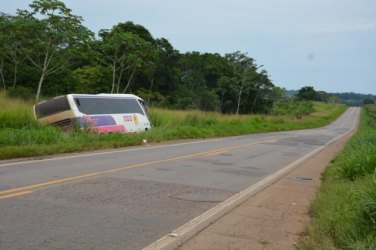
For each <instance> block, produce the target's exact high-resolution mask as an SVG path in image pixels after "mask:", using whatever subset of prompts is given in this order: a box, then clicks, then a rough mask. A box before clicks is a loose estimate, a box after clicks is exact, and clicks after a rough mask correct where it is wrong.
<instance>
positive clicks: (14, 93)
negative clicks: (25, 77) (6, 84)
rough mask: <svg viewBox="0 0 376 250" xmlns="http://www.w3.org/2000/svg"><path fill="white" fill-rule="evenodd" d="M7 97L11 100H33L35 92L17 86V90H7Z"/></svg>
mask: <svg viewBox="0 0 376 250" xmlns="http://www.w3.org/2000/svg"><path fill="white" fill-rule="evenodd" d="M6 93H7V96H8V97H11V98H20V99H23V100H27V101H28V100H32V99H33V97H34V96H33V92H32V90H31V89H29V88H25V87H22V86H17V87H15V88H10V89H8V90H7V92H6Z"/></svg>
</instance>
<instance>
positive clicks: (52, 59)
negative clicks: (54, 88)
mask: <svg viewBox="0 0 376 250" xmlns="http://www.w3.org/2000/svg"><path fill="white" fill-rule="evenodd" d="M29 6H30V8H31V9H32V11H31V12H29V11H27V10H18V12H17V14H18V16H19V18H21V20H22V22H20V27H21V28H22V29H23V30H24V32H28V34H29V37H28V39H27V41H28V43H27V44H26V46H25V50H24V51H25V54H26V57H27V58H28V59H29V60H30V62H31V63H32V64H33V65H34V66H35V67H36V68H38V69H39V70H40V73H41V74H40V78H39V83H38V89H37V94H36V97H35V100H36V102H38V100H39V97H40V93H41V89H42V85H43V82H44V80H45V78H46V77H47V76H48V75H50V74H54V73H56V72H57V71H59V70H62V69H63V68H64V67H66V66H67V65H68V64H69V62H70V58H71V57H72V56H73V55H75V54H77V53H79V52H80V51H82V50H83V49H84V48H85V46H86V44H87V42H88V41H90V40H91V39H93V33H92V32H90V31H89V30H88V29H87V28H86V27H84V26H83V25H82V24H81V22H82V18H81V17H80V16H76V15H73V14H72V13H71V12H72V11H71V9H69V8H67V7H66V6H65V4H64V3H63V2H61V1H58V0H34V1H33V2H32V3H31V4H30V5H29ZM38 18H40V19H38Z"/></svg>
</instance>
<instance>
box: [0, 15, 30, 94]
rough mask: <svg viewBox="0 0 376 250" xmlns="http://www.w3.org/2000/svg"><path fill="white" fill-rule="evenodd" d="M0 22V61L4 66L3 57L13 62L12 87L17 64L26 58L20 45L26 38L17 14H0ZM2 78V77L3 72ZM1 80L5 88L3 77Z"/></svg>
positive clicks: (14, 81) (15, 80) (15, 77)
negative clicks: (0, 28)
mask: <svg viewBox="0 0 376 250" xmlns="http://www.w3.org/2000/svg"><path fill="white" fill-rule="evenodd" d="M0 22H1V26H2V33H1V35H0V36H1V38H0V40H1V43H2V44H3V45H2V46H1V47H2V50H3V52H2V53H3V57H2V58H3V60H2V61H1V64H2V66H4V59H5V60H7V61H8V62H10V63H12V64H13V80H12V88H14V87H15V86H16V83H17V73H18V66H19V64H20V63H21V62H22V61H24V59H25V58H26V56H25V54H24V53H23V51H22V45H23V43H24V41H25V39H26V34H25V33H24V32H22V30H21V29H20V28H19V27H20V23H21V22H22V20H20V18H19V17H17V16H9V15H5V14H1V18H0ZM0 53H1V52H0ZM2 78H4V76H3V74H2ZM3 82H4V88H5V80H4V79H3Z"/></svg>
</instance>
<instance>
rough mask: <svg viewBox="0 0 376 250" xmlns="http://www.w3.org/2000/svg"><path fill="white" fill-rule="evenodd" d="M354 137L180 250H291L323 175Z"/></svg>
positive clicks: (330, 147)
mask: <svg viewBox="0 0 376 250" xmlns="http://www.w3.org/2000/svg"><path fill="white" fill-rule="evenodd" d="M351 135H352V134H348V135H346V136H344V137H341V138H340V139H338V140H336V141H335V142H333V143H331V144H330V145H328V146H327V147H326V148H325V149H324V150H322V151H321V152H319V153H318V154H316V155H314V156H313V157H312V158H310V159H309V160H307V161H306V162H304V163H303V164H302V165H300V166H299V167H298V168H296V169H294V170H293V171H292V172H290V173H289V174H287V175H286V176H284V177H283V178H281V179H280V180H278V181H277V182H275V183H274V184H272V185H270V186H269V187H267V188H266V189H264V190H263V191H261V192H259V193H258V194H256V195H255V196H253V197H252V198H250V199H249V200H247V201H246V202H244V203H243V204H241V205H240V206H238V207H237V208H235V209H234V210H232V211H231V212H230V213H228V214H226V215H225V216H223V217H222V218H220V219H219V220H217V221H216V222H214V223H213V224H211V225H210V226H209V227H207V228H205V229H204V230H203V231H201V232H200V233H198V234H197V235H196V236H194V237H193V238H192V239H190V240H188V241H187V242H185V243H184V244H183V246H181V247H180V248H179V249H182V250H185V249H206V250H208V249H292V248H294V245H295V244H296V242H297V241H298V240H299V235H300V233H301V232H302V231H303V230H304V228H305V225H306V223H307V222H309V219H310V215H309V210H310V204H311V202H312V200H313V198H314V197H315V193H316V190H317V189H318V187H319V186H320V182H321V181H320V177H321V173H322V172H323V171H324V170H325V168H326V166H327V165H328V164H329V163H330V161H331V160H332V159H334V158H335V156H336V155H337V154H338V152H339V151H340V150H341V149H342V148H343V147H344V145H345V144H346V142H347V141H348V139H349V138H350V137H351Z"/></svg>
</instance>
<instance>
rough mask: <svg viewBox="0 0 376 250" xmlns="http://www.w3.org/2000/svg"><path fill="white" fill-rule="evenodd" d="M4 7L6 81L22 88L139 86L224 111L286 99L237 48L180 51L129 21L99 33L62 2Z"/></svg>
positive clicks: (174, 104)
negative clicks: (26, 7) (12, 10)
mask: <svg viewBox="0 0 376 250" xmlns="http://www.w3.org/2000/svg"><path fill="white" fill-rule="evenodd" d="M29 6H30V10H18V11H17V13H16V14H15V15H9V14H5V13H0V81H1V83H2V88H3V89H4V90H7V92H11V93H15V94H17V95H23V96H30V95H33V96H34V98H35V101H36V102H37V101H39V100H40V99H41V96H44V97H48V96H57V95H61V94H67V93H89V94H96V93H134V94H137V95H139V96H141V97H142V98H143V99H144V100H145V101H146V102H147V103H148V104H149V105H158V106H162V107H169V108H177V109H194V108H196V109H200V110H205V111H219V112H222V113H236V114H241V113H242V114H248V113H269V112H271V111H272V110H273V105H275V103H277V102H280V101H281V100H285V99H286V98H287V93H286V91H285V89H282V88H280V87H278V86H275V85H274V84H273V83H272V81H271V80H270V78H269V76H268V72H267V71H266V70H265V69H262V67H263V65H258V64H257V63H256V61H255V60H254V59H253V58H252V57H250V56H249V55H247V53H242V52H240V51H236V52H233V53H228V54H225V55H224V56H222V55H220V54H217V53H199V52H187V53H180V52H179V51H178V50H176V49H175V48H174V47H173V46H172V45H171V44H170V42H169V41H168V39H166V38H153V36H152V35H151V33H150V32H149V31H148V30H147V29H146V28H145V27H143V26H142V25H138V24H134V23H133V22H130V21H127V22H124V23H118V24H116V25H114V26H113V27H112V28H111V29H102V30H100V31H99V33H98V37H96V36H95V34H94V33H93V32H92V31H90V30H89V29H88V28H87V27H85V26H84V25H83V24H82V22H83V19H82V17H80V16H77V15H74V14H73V13H72V10H71V9H69V8H68V7H67V6H66V5H65V4H64V3H63V2H62V1H58V0H34V1H33V2H32V3H31V4H30V5H29Z"/></svg>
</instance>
